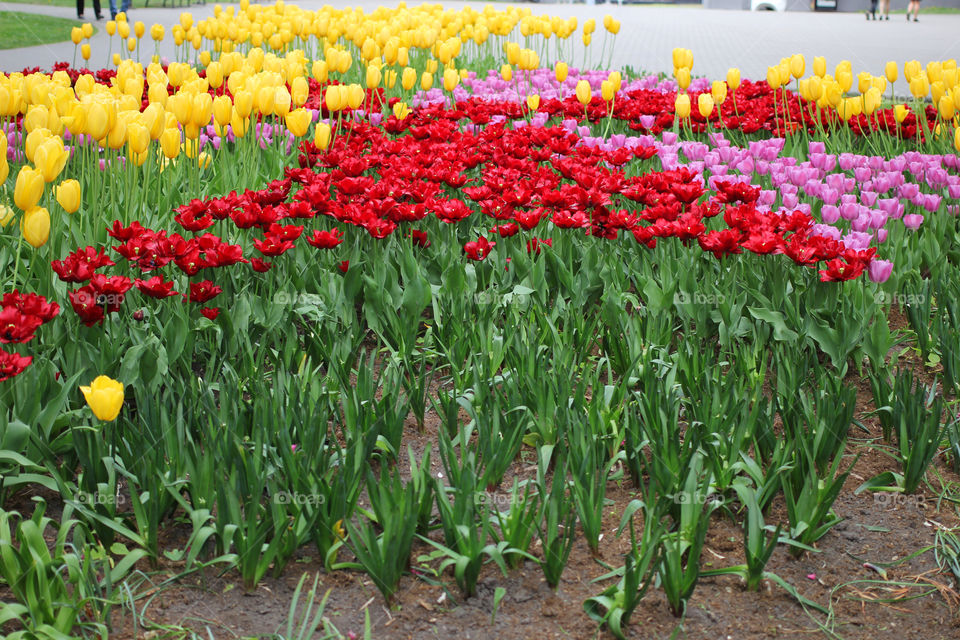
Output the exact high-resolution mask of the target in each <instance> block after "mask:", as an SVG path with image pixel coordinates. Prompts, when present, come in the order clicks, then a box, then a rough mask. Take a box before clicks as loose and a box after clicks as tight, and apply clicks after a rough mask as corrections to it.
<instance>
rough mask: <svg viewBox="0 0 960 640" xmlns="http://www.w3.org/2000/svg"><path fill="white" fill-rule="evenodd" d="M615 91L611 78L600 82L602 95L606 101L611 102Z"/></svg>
mask: <svg viewBox="0 0 960 640" xmlns="http://www.w3.org/2000/svg"><path fill="white" fill-rule="evenodd" d="M615 93H616V92H615V91H614V90H613V83H612V82H610V81H609V80H604V81H603V82H601V83H600V96H601V97H602V98H603V100H604V102H610V101H611V100H613V96H614V95H615Z"/></svg>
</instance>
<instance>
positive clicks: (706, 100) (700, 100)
mask: <svg viewBox="0 0 960 640" xmlns="http://www.w3.org/2000/svg"><path fill="white" fill-rule="evenodd" d="M713 104H714V103H713V96H712V95H710V94H709V93H701V94H700V95H699V96H698V97H697V110H698V111H699V112H700V115H701V116H703V117H704V118H709V117H710V114H711V113H713Z"/></svg>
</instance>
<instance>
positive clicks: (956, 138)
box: [953, 127, 960, 153]
mask: <svg viewBox="0 0 960 640" xmlns="http://www.w3.org/2000/svg"><path fill="white" fill-rule="evenodd" d="M953 148H954V149H955V150H956V151H957V153H960V127H957V128H956V129H955V130H954V132H953Z"/></svg>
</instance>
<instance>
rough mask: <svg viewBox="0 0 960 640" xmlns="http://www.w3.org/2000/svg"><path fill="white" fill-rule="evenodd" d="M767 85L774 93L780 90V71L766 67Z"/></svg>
mask: <svg viewBox="0 0 960 640" xmlns="http://www.w3.org/2000/svg"><path fill="white" fill-rule="evenodd" d="M767 84H768V85H770V88H771V89H773V90H774V91H776V90H777V89H779V88H780V69H778V68H777V67H767Z"/></svg>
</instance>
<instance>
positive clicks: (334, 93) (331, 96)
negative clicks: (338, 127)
mask: <svg viewBox="0 0 960 640" xmlns="http://www.w3.org/2000/svg"><path fill="white" fill-rule="evenodd" d="M323 101H324V104H326V105H327V111H340V110H341V109H343V107H344V105H343V104H342V103H341V101H340V90H339V87H338V86H337V85H333V86H329V87H327V90H326V91H325V92H324V94H323Z"/></svg>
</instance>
